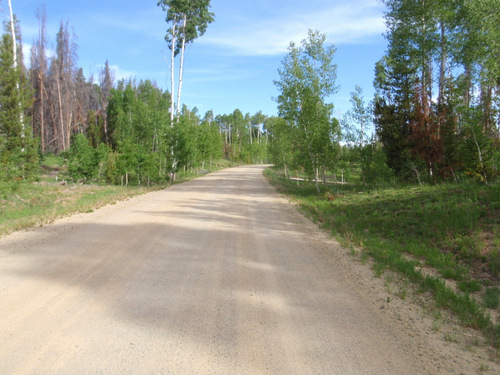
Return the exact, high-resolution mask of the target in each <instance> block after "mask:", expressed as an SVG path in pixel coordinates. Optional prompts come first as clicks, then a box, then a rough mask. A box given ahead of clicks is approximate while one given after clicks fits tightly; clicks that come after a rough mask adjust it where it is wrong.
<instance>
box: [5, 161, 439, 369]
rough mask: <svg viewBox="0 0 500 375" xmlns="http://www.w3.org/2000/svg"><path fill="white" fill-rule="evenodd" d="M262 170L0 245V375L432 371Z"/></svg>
mask: <svg viewBox="0 0 500 375" xmlns="http://www.w3.org/2000/svg"><path fill="white" fill-rule="evenodd" d="M262 170H263V167H262V166H245V167H238V168H232V169H227V170H223V171H220V172H217V173H213V174H210V175H207V176H205V177H202V178H199V179H197V180H194V181H191V182H188V183H184V184H180V185H177V186H174V187H172V188H170V189H167V190H163V191H159V192H154V193H150V194H147V195H144V196H141V197H137V198H134V199H131V200H128V201H126V202H120V203H118V204H116V205H111V206H108V207H105V208H103V209H100V210H97V211H96V212H94V213H89V214H79V215H75V216H73V217H70V218H65V219H62V220H58V221H57V222H56V223H54V224H51V225H47V226H44V227H43V228H39V229H36V230H32V231H29V232H23V233H21V232H20V233H14V234H13V235H10V236H8V237H6V238H3V239H1V240H0V374H120V375H121V374H252V375H253V374H286V375H291V374H377V375H379V374H430V373H433V374H436V373H440V371H438V370H437V369H436V368H430V367H429V366H430V365H431V364H430V363H429V362H423V361H422V360H421V357H419V353H421V349H419V347H417V344H416V343H415V342H414V341H412V340H410V338H408V337H406V336H405V335H402V334H400V333H399V327H398V326H397V324H395V323H393V322H392V321H391V319H389V318H388V317H387V316H386V315H384V313H383V311H381V310H380V305H374V304H373V303H369V302H368V299H369V298H370V295H369V293H367V292H366V291H362V290H359V288H356V287H355V284H353V283H351V278H350V275H349V272H347V270H346V269H345V267H343V265H342V264H341V263H339V262H337V261H335V257H334V256H332V254H334V253H335V251H339V249H338V248H336V247H335V246H336V245H335V244H334V243H333V242H331V241H330V242H329V241H327V240H326V237H324V236H322V235H320V234H319V232H318V231H317V229H316V228H315V226H314V225H312V224H311V223H310V222H308V221H307V220H306V219H304V218H303V217H302V216H301V215H300V214H299V213H298V212H297V211H296V210H295V209H294V208H293V207H292V206H291V205H289V204H288V203H287V202H286V201H285V200H284V199H283V198H281V197H280V196H278V195H277V194H276V193H275V192H274V189H273V188H272V187H270V186H269V185H268V184H267V182H266V181H265V179H264V178H263V176H262ZM420 355H421V354H420Z"/></svg>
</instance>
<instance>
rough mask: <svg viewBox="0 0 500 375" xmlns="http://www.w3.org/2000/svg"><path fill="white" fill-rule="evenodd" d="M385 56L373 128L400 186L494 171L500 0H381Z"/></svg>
mask: <svg viewBox="0 0 500 375" xmlns="http://www.w3.org/2000/svg"><path fill="white" fill-rule="evenodd" d="M384 3H385V4H386V5H387V13H386V16H385V19H386V24H387V26H388V32H387V34H386V36H387V40H388V51H387V54H386V56H384V58H383V59H381V60H380V62H379V63H377V65H376V69H375V73H376V76H375V82H374V83H375V87H376V97H375V109H374V112H375V123H376V130H377V135H378V137H379V139H380V141H381V142H382V144H383V146H384V150H385V152H386V155H387V164H388V165H389V167H390V168H391V169H392V170H393V171H394V173H395V174H396V175H397V176H398V177H399V178H400V179H402V180H414V181H419V182H423V181H425V180H429V181H437V180H439V179H447V180H450V179H453V180H455V181H458V180H459V179H461V178H466V177H472V178H473V179H476V180H478V181H482V182H484V183H489V182H491V181H492V180H494V179H495V178H496V176H497V175H498V169H499V159H498V157H497V156H496V155H497V154H498V145H497V143H498V142H497V139H498V131H499V129H498V127H499V122H498V113H499V110H500V107H499V105H500V100H499V97H498V93H499V91H498V77H500V69H499V66H500V65H499V64H498V61H499V60H498V52H499V48H498V45H499V44H498V38H497V37H498V33H499V31H498V30H499V28H498V22H499V20H500V11H498V9H500V2H499V1H498V0H484V1H483V0H481V1H458V2H446V1H442V0H429V1H425V2H414V1H410V0H385V1H384Z"/></svg>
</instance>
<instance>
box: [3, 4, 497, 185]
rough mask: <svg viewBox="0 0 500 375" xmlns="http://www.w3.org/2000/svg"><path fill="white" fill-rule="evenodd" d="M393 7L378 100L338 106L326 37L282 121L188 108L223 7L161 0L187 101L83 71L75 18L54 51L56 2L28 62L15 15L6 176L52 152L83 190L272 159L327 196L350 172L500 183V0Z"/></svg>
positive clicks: (316, 41)
mask: <svg viewBox="0 0 500 375" xmlns="http://www.w3.org/2000/svg"><path fill="white" fill-rule="evenodd" d="M383 2H384V4H385V5H386V7H387V11H386V14H385V22H386V25H387V31H386V34H385V37H386V39H387V43H388V46H387V51H386V54H385V56H382V57H381V59H380V61H379V62H378V63H377V64H376V66H375V67H374V86H375V89H376V94H375V97H374V98H372V99H371V100H367V99H365V98H364V97H363V90H362V88H360V87H356V89H355V90H354V91H353V92H352V94H351V103H352V109H351V110H350V111H349V112H348V113H347V114H346V115H345V116H344V117H343V118H339V119H337V118H335V117H334V116H333V113H334V111H333V109H334V105H333V103H330V102H329V101H330V100H331V99H332V98H334V94H335V93H336V91H337V86H336V76H337V69H336V64H335V51H336V48H335V46H333V45H328V44H327V43H326V35H324V34H321V33H320V32H319V31H309V34H308V37H307V38H306V39H305V40H303V41H302V43H301V44H294V43H291V44H290V47H289V49H288V54H287V55H286V56H285V57H284V59H283V61H282V65H281V67H277V70H278V76H279V78H278V79H277V80H276V81H275V82H274V83H275V86H276V87H277V89H278V91H279V95H278V97H277V98H276V99H275V101H276V103H277V108H278V113H279V116H277V117H275V116H266V115H265V114H263V113H262V112H258V113H255V114H249V113H246V114H243V113H242V112H241V111H240V110H239V109H235V110H234V112H232V113H229V114H214V113H213V112H212V111H208V112H207V113H205V114H200V113H198V110H197V109H196V108H187V107H186V106H185V105H183V104H182V101H181V88H182V76H183V73H182V69H183V59H184V49H185V46H186V44H189V43H192V42H193V41H194V40H195V39H196V38H197V37H199V36H201V35H203V33H204V32H205V31H206V29H207V27H208V25H209V24H210V23H211V22H213V21H214V15H213V14H212V13H211V12H210V11H209V8H210V1H207V0H204V1H201V2H199V3H197V5H193V4H191V2H182V1H166V0H165V1H159V2H158V5H159V6H161V7H162V9H163V10H164V11H165V12H166V18H165V21H166V22H167V24H168V25H169V29H168V31H167V35H166V37H165V39H166V41H167V44H168V46H169V49H170V51H171V58H172V60H171V61H172V63H171V68H172V83H173V80H174V74H173V70H174V59H179V57H180V65H179V69H180V77H181V78H180V80H179V82H178V93H177V100H175V99H176V97H175V95H174V94H175V93H174V90H171V92H168V91H166V90H163V89H161V88H159V87H158V85H157V84H156V83H155V82H152V81H150V80H145V81H142V80H141V81H137V80H135V79H127V80H120V81H118V82H116V81H115V79H114V74H113V71H112V70H111V69H110V64H109V62H108V61H106V62H105V64H104V67H103V68H102V70H101V71H100V72H99V76H98V77H89V78H86V77H84V74H83V70H82V69H81V68H79V67H78V47H77V44H76V42H75V40H76V36H75V35H74V32H72V31H70V30H71V28H70V27H69V24H68V23H67V22H64V21H62V22H61V24H60V28H59V31H58V33H57V35H56V36H55V45H56V48H55V52H54V54H49V53H48V49H47V45H48V44H49V40H50V36H49V35H47V32H46V14H45V10H44V8H43V7H41V8H40V9H38V13H37V14H38V20H39V25H38V27H39V34H38V39H37V40H35V41H34V43H33V45H32V49H31V53H30V57H29V59H25V58H24V56H23V53H22V35H21V24H20V22H18V21H17V20H16V18H15V16H14V15H11V18H10V20H9V21H8V22H6V23H5V25H4V32H3V35H2V37H1V43H0V164H1V171H0V179H1V180H3V181H23V180H27V181H31V180H34V179H37V176H38V175H39V173H40V163H41V161H42V160H43V158H44V157H46V156H47V155H59V156H61V157H63V158H64V159H65V161H66V163H67V174H68V176H69V178H71V179H73V180H74V181H80V182H84V183H107V184H118V185H129V184H133V185H149V184H154V183H161V182H164V181H168V180H172V179H174V178H175V175H176V173H177V172H179V171H183V170H203V169H205V167H206V166H208V165H210V164H211V163H214V162H215V161H217V160H220V159H222V158H224V159H229V160H232V161H235V162H238V163H273V164H275V165H276V166H278V167H282V168H283V169H284V170H285V174H286V175H289V173H291V172H290V171H294V172H293V173H295V174H301V175H305V176H307V177H308V178H311V179H314V180H315V181H316V184H317V189H318V191H319V182H320V181H323V183H326V181H327V179H330V180H331V179H333V180H335V181H337V180H339V181H342V182H343V181H344V177H346V178H347V177H348V176H356V179H357V181H359V182H362V183H365V184H373V183H394V182H397V181H403V182H411V183H419V184H422V183H425V182H433V183H435V182H439V181H454V182H459V181H462V180H475V181H479V182H482V183H484V184H490V183H493V182H494V181H495V179H496V178H497V177H498V166H499V163H500V128H499V123H500V112H499V109H500V100H499V99H500V98H499V90H500V64H499V61H500V58H499V56H500V43H499V42H498V41H499V40H500V29H499V28H498V25H499V24H500V11H498V9H499V7H498V0H481V1H469V0H457V1H452V2H450V1H444V0H426V1H420V0H419V1H416V0H384V1H383ZM9 4H10V2H9ZM189 4H190V5H189ZM190 7H191V8H190ZM25 61H29V66H25ZM172 87H173V85H172ZM373 127H374V129H375V130H374V131H373V132H370V130H369V129H371V128H373ZM352 178H354V177H352Z"/></svg>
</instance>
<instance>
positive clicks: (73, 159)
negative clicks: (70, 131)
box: [65, 134, 106, 182]
mask: <svg viewBox="0 0 500 375" xmlns="http://www.w3.org/2000/svg"><path fill="white" fill-rule="evenodd" d="M65 156H66V157H67V159H68V174H69V175H70V177H71V178H73V179H74V180H85V181H87V182H90V181H93V180H96V179H97V178H98V177H99V172H100V169H101V168H100V167H101V163H102V161H103V160H104V159H105V157H106V148H105V147H104V148H97V149H96V148H93V147H92V146H91V145H90V143H89V140H88V139H87V137H86V136H85V135H83V134H75V135H74V136H72V139H71V146H70V148H69V150H68V152H67V153H66V154H65Z"/></svg>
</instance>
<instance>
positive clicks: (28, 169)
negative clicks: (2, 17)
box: [0, 25, 38, 180]
mask: <svg viewBox="0 0 500 375" xmlns="http://www.w3.org/2000/svg"><path fill="white" fill-rule="evenodd" d="M10 32H11V30H10V28H9V27H8V26H7V25H6V31H5V33H4V34H3V35H2V36H1V39H0V164H1V170H2V172H0V173H1V174H2V175H0V178H3V179H7V180H12V179H28V178H32V177H34V176H35V173H36V170H37V167H38V154H37V143H36V141H35V139H34V138H33V134H32V131H31V126H30V125H29V124H30V119H29V117H28V116H27V114H28V110H29V109H30V107H31V105H32V95H31V89H30V87H29V84H28V80H27V77H26V76H25V75H24V73H23V71H24V67H23V65H22V60H20V58H21V57H20V56H19V55H18V56H17V59H18V61H16V63H14V61H15V59H14V52H13V46H14V45H13V39H12V35H11V34H10ZM17 37H18V38H19V39H20V35H19V33H17Z"/></svg>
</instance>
